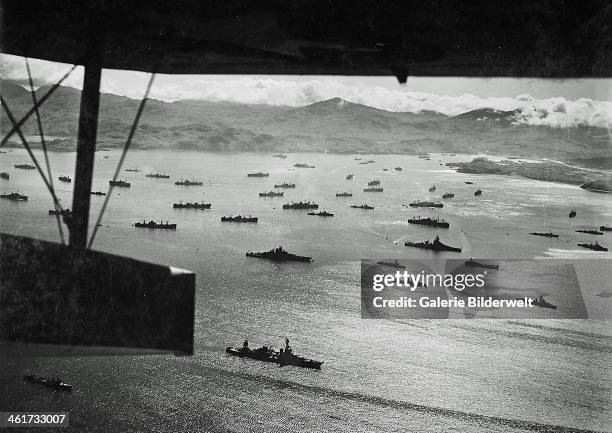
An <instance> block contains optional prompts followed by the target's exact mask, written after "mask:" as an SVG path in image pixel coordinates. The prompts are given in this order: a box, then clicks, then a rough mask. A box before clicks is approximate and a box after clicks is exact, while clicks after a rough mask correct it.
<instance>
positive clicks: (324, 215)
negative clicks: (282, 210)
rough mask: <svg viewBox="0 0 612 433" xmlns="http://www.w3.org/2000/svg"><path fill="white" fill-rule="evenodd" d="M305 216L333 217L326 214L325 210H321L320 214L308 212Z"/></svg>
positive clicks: (328, 213) (330, 214)
mask: <svg viewBox="0 0 612 433" xmlns="http://www.w3.org/2000/svg"><path fill="white" fill-rule="evenodd" d="M307 215H315V216H320V217H333V216H334V214H333V213H330V212H327V211H325V210H322V211H320V212H308V214H307Z"/></svg>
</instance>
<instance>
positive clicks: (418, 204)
mask: <svg viewBox="0 0 612 433" xmlns="http://www.w3.org/2000/svg"><path fill="white" fill-rule="evenodd" d="M408 206H410V207H437V208H441V207H444V204H442V203H434V202H433V201H417V200H415V201H413V202H412V203H409V204H408Z"/></svg>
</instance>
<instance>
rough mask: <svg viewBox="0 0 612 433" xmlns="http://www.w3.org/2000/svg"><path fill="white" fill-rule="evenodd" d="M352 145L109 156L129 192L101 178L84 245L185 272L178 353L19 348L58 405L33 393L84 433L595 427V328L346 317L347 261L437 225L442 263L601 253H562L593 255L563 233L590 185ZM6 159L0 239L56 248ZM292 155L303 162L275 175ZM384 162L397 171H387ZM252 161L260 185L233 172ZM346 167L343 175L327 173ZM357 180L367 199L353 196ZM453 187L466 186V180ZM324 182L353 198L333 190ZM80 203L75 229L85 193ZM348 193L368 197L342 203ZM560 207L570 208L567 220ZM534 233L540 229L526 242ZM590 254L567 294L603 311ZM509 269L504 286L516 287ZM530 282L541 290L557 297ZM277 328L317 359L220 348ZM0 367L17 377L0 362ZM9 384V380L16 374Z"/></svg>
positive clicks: (599, 363) (590, 201) (601, 426)
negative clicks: (291, 205) (65, 388)
mask: <svg viewBox="0 0 612 433" xmlns="http://www.w3.org/2000/svg"><path fill="white" fill-rule="evenodd" d="M119 155H120V153H119V151H109V152H98V153H97V154H96V167H95V170H94V184H93V187H92V190H94V191H106V190H107V186H108V180H109V179H111V178H112V174H113V171H114V169H115V166H116V164H117V161H118V159H119ZM37 156H40V157H39V161H41V160H42V155H41V154H40V153H37ZM106 156H108V158H105V157H106ZM50 157H51V159H52V163H53V173H54V176H55V178H57V176H59V175H66V174H67V175H70V176H71V177H73V169H74V157H75V154H74V153H53V154H51V155H50ZM355 157H356V156H355V155H325V154H289V156H288V158H287V159H279V158H273V157H272V155H271V154H255V153H240V154H213V153H202V152H186V151H184V152H177V151H174V152H171V151H161V150H155V151H133V152H130V153H129V154H128V157H127V160H126V162H125V164H124V167H123V168H124V169H132V168H137V169H140V170H141V172H138V173H135V172H125V171H122V173H121V176H120V179H125V180H127V181H130V182H131V183H132V187H131V188H129V189H123V188H115V190H114V192H113V196H112V198H111V201H110V204H109V208H108V209H107V212H106V214H105V216H104V220H103V221H102V227H100V229H99V232H98V235H97V238H96V242H95V244H94V248H95V249H98V250H102V251H108V252H112V253H115V254H120V255H125V256H129V257H134V258H139V259H143V260H147V261H152V262H156V263H162V264H166V265H172V266H178V267H182V268H186V269H189V270H192V271H194V272H196V284H197V310H196V335H195V342H196V354H195V355H194V356H193V357H185V358H176V357H173V356H150V357H130V356H125V357H87V358H65V359H46V360H45V359H40V360H38V361H37V367H38V372H39V373H40V374H44V373H45V372H48V373H49V374H50V375H59V376H62V377H65V378H66V380H67V381H69V382H70V383H72V384H73V386H74V392H73V394H72V396H71V397H66V396H55V397H53V399H54V400H53V402H52V404H55V405H57V406H58V407H61V406H62V405H66V404H70V405H71V408H72V409H71V410H72V413H71V422H72V428H73V429H74V431H77V430H79V431H87V430H90V431H97V430H98V429H97V428H96V426H100V425H108V426H109V428H115V431H126V430H129V431H160V432H161V431H164V432H165V431H178V430H179V429H183V430H187V431H206V430H207V429H211V430H221V431H271V430H276V429H280V428H286V425H284V423H286V422H287V420H288V419H289V420H291V422H292V424H290V425H289V427H288V429H289V430H296V431H321V430H326V431H330V430H331V431H346V432H356V431H364V432H371V431H406V430H411V431H420V432H427V431H440V430H453V431H482V432H490V431H525V430H534V429H535V430H538V429H539V431H569V430H568V429H566V428H563V427H558V426H566V427H574V428H580V429H587V430H597V431H599V430H608V431H609V430H611V426H612V418H611V417H610V413H612V411H611V409H612V402H611V400H610V398H611V393H610V389H611V385H612V381H611V378H610V374H609V372H610V371H611V367H612V365H611V361H610V359H611V358H610V352H611V350H612V339H611V337H612V334H611V333H610V331H609V329H608V328H609V327H608V325H607V323H606V322H599V321H582V320H539V321H538V320H531V321H525V320H471V321H470V320H439V321H408V320H406V321H377V320H362V319H361V318H360V310H359V307H360V299H359V295H360V289H359V262H360V260H361V259H363V258H369V259H373V260H380V259H382V258H387V259H395V258H399V259H407V258H429V257H433V255H432V254H431V253H429V252H426V251H422V250H418V249H414V248H408V247H405V246H404V245H403V243H404V241H405V240H415V241H423V240H426V239H429V240H431V239H433V238H434V236H435V235H436V234H439V235H440V238H441V240H442V241H443V242H445V243H447V244H450V245H453V246H461V247H462V248H463V249H464V251H463V252H462V253H461V254H456V253H441V254H438V257H448V258H461V257H463V258H469V257H474V258H497V259H501V258H508V259H515V258H521V259H530V258H536V257H547V258H551V257H564V258H607V259H609V258H610V253H594V252H591V251H588V250H581V249H579V247H577V246H576V243H579V242H589V243H590V242H593V241H594V240H598V241H599V242H600V243H601V244H603V245H605V246H607V247H612V241H611V240H610V239H611V234H610V233H607V234H605V235H604V236H597V237H595V236H590V235H586V234H585V235H582V234H579V233H575V231H574V230H575V229H579V228H595V227H599V226H600V225H604V224H608V225H611V224H612V202H611V201H610V200H609V195H601V194H595V193H591V192H587V191H584V190H581V189H580V188H578V187H576V186H570V185H563V184H556V183H548V182H542V181H535V180H528V179H523V178H513V177H503V176H492V175H466V174H461V173H456V172H455V171H454V170H451V169H449V168H448V167H445V166H443V165H440V164H441V163H442V164H443V163H445V162H449V161H462V160H471V158H472V157H471V156H460V155H458V156H456V157H451V156H447V155H442V156H439V155H432V158H431V161H426V160H422V159H418V158H417V157H416V156H408V155H376V156H372V157H370V156H359V157H361V158H362V161H365V160H368V159H374V160H375V161H376V162H375V163H373V164H368V165H361V164H359V162H362V161H356V160H354V158H355ZM26 161H28V158H27V155H26V153H25V151H22V150H12V151H11V152H10V153H7V154H2V155H0V171H8V172H10V175H11V178H10V180H9V181H1V182H0V190H2V192H5V191H6V192H10V191H19V192H21V193H23V194H26V195H28V196H29V201H28V202H25V203H14V202H9V201H5V200H2V201H0V212H1V215H2V218H0V231H2V232H8V233H14V234H19V235H24V236H29V237H34V238H41V239H47V240H54V241H57V240H58V239H59V238H58V235H57V226H56V222H55V219H54V217H52V216H49V215H48V214H47V211H48V210H49V209H51V208H52V205H51V200H50V198H49V195H48V193H47V191H46V190H45V188H44V185H43V183H42V181H41V180H40V178H39V176H38V174H37V173H36V171H33V170H32V171H23V170H15V169H13V168H12V167H13V164H18V163H22V162H26ZM298 162H301V163H307V164H310V165H314V166H315V167H316V168H314V169H307V168H295V167H293V164H295V163H298ZM398 166H399V167H402V171H395V170H394V167H398ZM383 168H387V169H389V171H382V169H383ZM259 170H261V171H264V172H269V173H270V177H264V178H247V176H246V175H247V173H250V172H255V171H259ZM148 172H164V173H168V174H170V175H171V179H170V180H167V179H151V178H145V176H144V175H145V174H146V173H148ZM349 173H352V174H354V175H355V179H354V180H352V181H347V180H345V176H346V175H347V174H349ZM182 178H198V179H200V180H202V181H204V186H202V187H180V186H175V185H174V182H175V181H176V180H179V179H182ZM374 178H378V179H380V180H381V186H382V187H383V188H384V192H383V193H365V192H363V188H365V187H366V186H367V182H368V181H369V180H372V179H374ZM468 180H469V181H472V182H473V183H474V185H466V184H465V183H464V182H465V181H468ZM284 181H287V182H291V183H295V184H296V188H295V189H286V190H284V191H285V196H284V197H277V198H260V197H258V193H259V192H264V191H269V190H271V189H272V187H273V185H274V184H275V183H277V184H278V183H282V182H284ZM55 184H56V187H57V188H58V190H59V194H58V195H59V197H60V198H61V199H62V203H63V205H64V207H71V201H72V192H71V191H72V184H63V183H60V182H58V181H55ZM431 185H436V186H437V190H436V191H435V192H434V193H430V192H429V191H428V189H429V187H430V186H431ZM476 189H482V191H483V194H482V196H481V197H474V191H475V190H476ZM343 191H347V192H352V193H353V197H349V198H336V197H335V194H336V192H343ZM444 192H453V193H455V198H454V199H450V200H445V201H444V203H445V205H444V208H443V209H410V208H406V207H403V206H402V204H406V205H407V204H408V203H410V202H411V201H413V200H424V199H431V200H435V201H438V199H439V198H440V196H441V195H442V194H443V193H444ZM91 200H92V206H91V210H92V213H91V224H93V221H95V218H96V216H97V214H98V211H99V209H100V206H101V204H102V202H103V200H104V197H98V196H92V197H91ZM181 200H182V201H191V202H193V201H204V202H207V203H212V209H211V210H209V211H203V210H191V209H181V210H177V209H173V208H172V203H174V202H178V201H181ZM300 200H311V201H315V202H316V203H318V204H319V209H320V210H323V209H325V210H328V211H330V212H333V213H334V214H335V216H334V217H333V218H319V217H315V216H308V215H306V212H304V211H292V210H283V209H282V205H283V204H284V203H287V202H290V201H300ZM362 203H367V204H370V205H373V206H375V209H374V210H372V211H363V210H359V209H351V208H349V205H352V204H362ZM572 208H575V209H576V210H577V212H578V216H577V217H576V218H574V219H569V218H568V212H569V210H571V209H572ZM229 214H233V215H237V214H242V215H244V214H247V215H248V214H251V215H253V216H257V217H259V223H258V224H256V225H250V224H229V223H222V222H221V221H220V217H221V216H223V215H229ZM415 215H421V216H440V217H442V218H444V219H446V220H447V221H448V222H449V223H450V229H447V230H444V229H433V228H428V227H421V226H413V225H409V224H408V223H407V221H406V220H407V219H408V218H409V217H410V216H415ZM143 219H146V220H147V221H148V220H150V219H155V220H157V221H159V220H163V221H166V220H168V221H170V222H173V223H177V224H178V228H177V230H176V231H153V230H147V229H136V228H134V227H132V224H133V223H134V222H136V221H139V220H140V221H142V220H143ZM548 230H552V231H553V232H555V233H559V234H560V238H558V239H547V238H539V237H534V236H530V235H529V234H528V233H529V232H532V231H548ZM279 244H282V246H283V247H284V248H285V249H287V250H288V251H289V252H292V253H296V254H300V255H308V256H312V257H313V259H314V261H313V262H312V263H311V264H304V263H283V264H275V263H272V262H268V261H265V260H257V259H250V258H247V257H245V252H246V251H265V250H269V249H271V248H273V247H276V246H278V245H279ZM600 263H601V262H600V261H595V260H594V261H593V267H592V269H591V270H590V273H591V274H592V276H593V278H594V279H595V281H599V282H600V285H599V286H585V285H582V287H581V288H582V291H583V293H582V294H583V297H584V299H585V303H586V304H587V305H589V306H592V305H597V304H606V303H607V304H608V305H607V308H609V303H610V302H611V301H610V300H611V299H612V298H609V297H599V296H596V295H597V294H599V293H601V292H604V291H606V290H608V287H609V280H605V278H604V277H605V276H606V275H607V272H606V271H604V270H603V269H600V268H599V266H600V265H599V264H600ZM516 278H517V282H516V285H517V287H520V286H524V285H526V284H527V282H528V279H527V278H524V279H523V280H521V278H522V277H521V276H520V275H517V276H516ZM604 284H606V285H605V286H604ZM548 290H552V289H548ZM529 294H533V292H530V293H529ZM545 294H546V295H547V299H551V300H553V301H555V297H558V296H560V294H559V293H556V292H554V291H549V292H546V293H545ZM551 314H553V313H551ZM550 317H555V316H554V315H552V316H550ZM285 336H289V338H290V339H291V344H292V346H293V347H294V349H295V350H296V351H297V352H299V353H302V354H304V355H307V356H309V357H312V358H314V359H320V360H323V361H325V363H324V364H323V368H322V370H321V371H309V370H302V369H297V368H293V367H287V368H278V367H276V366H273V365H269V364H264V363H258V362H254V361H248V360H239V359H235V358H228V357H226V355H225V353H224V349H225V347H226V346H229V345H239V344H241V342H242V340H243V339H244V338H248V339H249V341H250V342H251V344H252V346H259V345H263V344H271V345H273V346H276V347H279V346H280V345H281V344H282V341H283V338H284V337H285ZM9 368H10V369H12V371H15V374H20V371H19V368H18V366H16V365H12V366H9ZM21 386H23V387H24V388H23V390H21V391H24V390H25V387H26V385H25V384H22V385H21ZM18 391H19V390H18ZM37 392H39V394H37ZM18 395H21V397H19V398H22V399H24V402H25V401H27V402H28V405H32V404H33V405H34V406H36V405H39V406H41V407H45V405H48V404H49V401H48V393H45V391H44V390H35V389H34V388H27V392H21V393H20V394H18ZM67 399H69V400H70V401H69V402H68V401H67ZM24 406H25V404H24ZM517 420H518V421H517ZM522 421H528V422H532V423H539V424H545V425H548V426H546V427H541V428H540V427H538V426H535V427H534V426H533V425H532V424H528V423H523V422H522ZM151 423H154V424H151ZM110 426H113V427H110ZM555 426H557V427H555ZM545 428H547V429H548V430H545Z"/></svg>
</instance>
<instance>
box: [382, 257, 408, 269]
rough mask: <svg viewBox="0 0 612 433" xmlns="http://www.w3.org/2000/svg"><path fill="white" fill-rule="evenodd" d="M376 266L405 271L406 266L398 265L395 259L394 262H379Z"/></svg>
mask: <svg viewBox="0 0 612 433" xmlns="http://www.w3.org/2000/svg"><path fill="white" fill-rule="evenodd" d="M376 264H377V265H381V266H388V267H390V268H396V269H406V266H404V265H400V264H399V262H398V261H397V259H395V261H394V262H385V261H382V260H381V261H380V262H376Z"/></svg>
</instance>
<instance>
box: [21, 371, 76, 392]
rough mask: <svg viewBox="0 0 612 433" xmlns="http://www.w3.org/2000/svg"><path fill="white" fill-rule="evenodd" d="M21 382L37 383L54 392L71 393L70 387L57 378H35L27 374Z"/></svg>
mask: <svg viewBox="0 0 612 433" xmlns="http://www.w3.org/2000/svg"><path fill="white" fill-rule="evenodd" d="M23 380H25V381H26V382H30V383H37V384H40V385H44V386H46V387H48V388H52V389H54V390H56V391H66V392H71V391H72V385H69V384H67V383H65V382H64V381H63V380H62V379H60V378H59V377H43V376H36V375H34V374H29V373H28V374H24V375H23Z"/></svg>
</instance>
